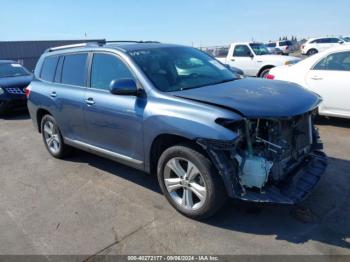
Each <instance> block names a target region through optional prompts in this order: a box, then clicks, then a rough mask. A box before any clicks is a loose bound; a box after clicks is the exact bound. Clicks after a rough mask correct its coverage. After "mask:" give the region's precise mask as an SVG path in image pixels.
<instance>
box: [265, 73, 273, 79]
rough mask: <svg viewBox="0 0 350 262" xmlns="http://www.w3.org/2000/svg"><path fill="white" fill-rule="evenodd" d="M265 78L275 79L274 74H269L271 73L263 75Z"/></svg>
mask: <svg viewBox="0 0 350 262" xmlns="http://www.w3.org/2000/svg"><path fill="white" fill-rule="evenodd" d="M265 78H266V79H270V80H274V79H275V76H274V75H271V74H267V75H266V76H265Z"/></svg>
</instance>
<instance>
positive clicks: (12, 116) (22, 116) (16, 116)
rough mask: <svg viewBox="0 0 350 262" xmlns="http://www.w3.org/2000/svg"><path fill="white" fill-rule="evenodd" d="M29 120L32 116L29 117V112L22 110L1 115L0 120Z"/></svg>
mask: <svg viewBox="0 0 350 262" xmlns="http://www.w3.org/2000/svg"><path fill="white" fill-rule="evenodd" d="M29 118H30V116H29V112H28V110H20V111H15V112H9V113H5V114H4V113H3V114H0V119H4V120H27V119H29Z"/></svg>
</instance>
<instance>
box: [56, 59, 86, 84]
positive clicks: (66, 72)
mask: <svg viewBox="0 0 350 262" xmlns="http://www.w3.org/2000/svg"><path fill="white" fill-rule="evenodd" d="M86 60H87V54H72V55H66V56H65V57H64V62H63V68H62V76H61V83H62V84H67V85H74V86H86V75H87V74H86Z"/></svg>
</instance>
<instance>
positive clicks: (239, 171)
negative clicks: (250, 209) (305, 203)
mask: <svg viewBox="0 0 350 262" xmlns="http://www.w3.org/2000/svg"><path fill="white" fill-rule="evenodd" d="M217 123H218V124H220V125H223V126H225V127H226V128H229V129H230V130H232V131H233V132H235V133H236V134H237V138H236V139H235V140H234V141H229V142H227V141H217V140H208V139H201V138H200V139H198V140H197V143H198V144H200V145H201V146H202V147H203V148H204V149H205V150H206V151H207V153H208V155H209V156H210V158H211V160H212V161H213V163H214V165H215V166H216V167H217V169H218V170H219V172H220V175H221V176H222V178H223V180H224V183H225V186H226V189H227V192H228V194H229V196H230V197H233V198H239V199H242V200H246V201H255V202H273V203H284V204H294V203H297V202H300V201H302V200H303V199H304V198H305V197H306V196H307V195H308V194H309V193H310V192H311V191H312V189H313V188H314V187H315V186H316V184H317V183H318V182H319V180H320V178H321V176H322V174H323V173H324V172H325V170H326V167H327V158H326V155H325V154H324V153H323V152H322V149H323V145H322V143H321V141H320V139H319V135H318V131H317V130H316V128H315V127H314V125H313V113H312V112H308V113H305V114H303V115H299V116H295V117H290V118H280V119H244V120H243V121H239V122H233V121H229V120H225V119H218V120H217Z"/></svg>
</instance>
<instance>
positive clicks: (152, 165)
mask: <svg viewBox="0 0 350 262" xmlns="http://www.w3.org/2000/svg"><path fill="white" fill-rule="evenodd" d="M181 144H183V145H184V144H185V145H189V146H190V147H191V148H194V149H196V150H198V151H199V152H200V153H202V154H204V155H205V156H207V153H206V152H205V151H204V150H203V148H202V147H201V146H200V145H198V144H197V143H196V141H195V140H193V139H190V138H187V137H184V136H180V135H174V134H167V133H165V134H160V135H158V136H157V137H156V138H155V139H154V140H153V141H152V144H151V147H150V149H149V156H150V157H149V172H150V173H151V174H156V173H157V165H158V160H159V158H160V156H161V155H162V153H163V152H164V151H165V150H167V149H168V148H170V147H172V146H175V145H181Z"/></svg>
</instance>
